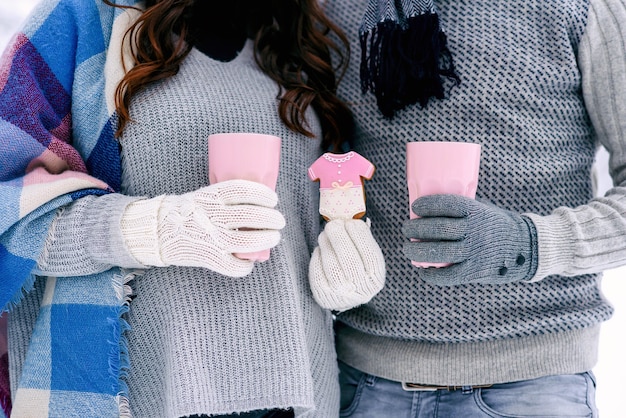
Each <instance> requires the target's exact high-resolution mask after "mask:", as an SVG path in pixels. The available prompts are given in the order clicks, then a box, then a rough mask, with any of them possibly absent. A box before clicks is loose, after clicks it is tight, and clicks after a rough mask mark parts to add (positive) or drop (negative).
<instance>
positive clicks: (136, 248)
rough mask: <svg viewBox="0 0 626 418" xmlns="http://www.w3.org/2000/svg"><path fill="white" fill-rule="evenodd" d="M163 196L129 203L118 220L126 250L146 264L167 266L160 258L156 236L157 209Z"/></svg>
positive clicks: (157, 224)
mask: <svg viewBox="0 0 626 418" xmlns="http://www.w3.org/2000/svg"><path fill="white" fill-rule="evenodd" d="M164 198H165V195H162V196H157V197H155V198H152V199H145V200H138V201H136V202H133V203H131V204H130V205H128V206H127V207H126V210H125V211H124V215H123V216H122V219H121V222H120V224H121V230H122V235H123V236H124V242H125V243H126V246H127V247H128V250H129V251H130V253H131V254H132V255H133V257H135V258H136V259H137V261H139V262H140V263H142V264H144V265H146V266H156V267H165V266H167V264H166V263H165V262H164V261H163V259H162V258H161V250H160V246H159V236H158V226H159V210H160V208H161V204H162V203H163V199H164Z"/></svg>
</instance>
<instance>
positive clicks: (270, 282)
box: [11, 41, 339, 418]
mask: <svg viewBox="0 0 626 418" xmlns="http://www.w3.org/2000/svg"><path fill="white" fill-rule="evenodd" d="M277 88H278V87H277V86H276V84H275V83H274V82H273V81H271V80H269V79H268V78H267V77H266V76H265V75H264V74H263V73H262V72H261V71H260V70H259V69H258V67H257V65H256V64H255V62H254V58H253V50H252V43H251V42H250V41H249V42H248V43H247V44H246V46H245V47H244V50H243V51H242V52H241V53H240V54H239V56H238V57H237V58H236V59H234V60H233V61H231V62H227V63H223V62H218V61H214V60H212V59H210V58H208V57H207V56H205V55H203V54H202V53H200V52H198V51H197V50H193V51H192V52H191V54H190V55H189V56H188V58H187V59H186V60H185V61H184V63H183V65H182V66H181V69H180V72H179V73H178V74H177V75H176V76H174V77H171V78H169V79H167V80H165V81H163V82H160V83H158V84H156V85H154V86H152V87H150V88H148V89H147V90H145V91H144V92H142V93H141V94H139V95H137V96H136V97H135V98H134V100H133V103H132V106H131V117H132V118H133V120H134V121H135V122H133V123H131V124H129V125H128V127H127V129H126V130H125V133H124V135H123V137H122V138H121V139H120V145H121V150H122V167H123V192H124V194H112V195H107V196H102V197H86V198H83V199H81V200H79V201H77V202H75V203H74V204H72V205H71V206H70V207H67V208H65V209H64V211H63V212H61V213H60V215H59V216H58V217H57V220H56V221H55V223H54V226H53V228H52V229H51V232H50V236H49V238H48V242H47V245H46V251H44V256H43V257H42V258H41V259H40V260H39V266H38V268H39V273H40V274H42V275H61V276H72V275H83V274H91V273H94V272H98V271H103V270H106V269H108V268H109V267H110V266H114V265H117V266H121V267H126V268H141V267H143V266H141V265H138V264H137V262H136V261H135V260H134V259H133V258H132V256H131V255H130V254H129V253H128V251H127V249H126V247H125V244H124V242H123V239H122V237H121V234H120V228H119V219H120V217H121V214H122V212H123V210H124V208H125V206H126V205H127V204H128V203H129V202H132V201H134V200H136V199H138V198H137V197H133V196H144V197H153V196H157V195H160V194H164V193H167V194H182V193H185V192H189V191H192V190H196V189H198V188H200V187H202V186H205V185H207V184H208V174H207V172H208V167H207V165H208V163H207V137H208V135H209V134H212V133H218V132H258V133H265V134H271V135H276V136H279V137H281V138H282V140H283V141H282V154H281V162H280V174H279V179H278V184H277V193H278V197H279V204H278V209H279V210H280V211H281V212H282V213H283V214H284V215H285V218H286V220H287V226H286V227H285V228H284V229H283V231H282V240H281V242H280V244H279V245H278V246H277V247H275V248H274V249H272V252H271V258H270V259H269V260H268V261H267V262H264V263H260V264H257V265H256V267H255V269H254V271H253V272H252V273H251V274H250V275H248V276H246V277H243V278H230V277H225V276H221V275H219V274H216V273H213V272H211V271H209V270H206V269H201V268H182V267H167V268H149V269H145V270H143V272H142V274H141V275H140V276H139V277H137V278H136V279H135V280H134V281H133V282H131V283H130V285H131V286H132V288H133V293H134V295H135V297H134V299H133V301H132V303H131V307H130V314H129V316H128V322H129V323H130V325H131V327H132V329H131V331H130V332H129V333H128V346H129V353H130V362H131V368H130V374H129V376H128V385H129V395H130V406H131V410H132V413H133V415H134V416H135V417H146V418H154V417H179V416H186V415H190V414H213V413H231V412H233V411H248V410H254V409H264V408H277V407H285V408H286V407H293V408H294V409H295V411H296V415H297V416H311V417H324V418H325V417H332V416H335V415H336V414H337V411H338V408H339V394H338V391H339V388H338V383H337V366H336V359H335V352H334V348H333V332H332V317H331V314H330V312H328V311H324V310H322V309H321V308H320V307H319V306H318V305H317V304H315V302H314V301H313V298H312V296H311V292H310V290H309V287H308V280H307V273H308V262H309V255H310V253H311V252H312V249H313V247H314V246H315V245H316V242H317V241H316V240H317V236H318V233H319V213H318V198H317V196H318V195H319V192H318V190H317V185H316V184H315V183H313V182H311V181H310V180H309V179H308V177H307V168H308V167H309V166H310V165H311V164H312V163H313V162H314V161H315V159H316V158H317V157H319V155H320V154H321V152H320V151H321V150H320V148H319V140H318V139H311V138H307V137H305V136H303V135H299V134H295V133H293V132H291V131H289V130H288V129H287V128H285V127H284V125H283V124H282V123H281V121H280V120H279V117H278V114H277V103H276V93H277V91H278V90H277ZM308 120H309V123H310V126H311V128H312V129H313V130H314V133H316V135H317V138H319V137H320V128H319V124H318V122H317V119H316V117H315V115H314V114H313V113H312V112H309V114H308ZM232 158H237V156H236V155H233V156H232ZM42 288H43V287H42V285H41V281H39V282H38V283H37V286H36V288H35V290H34V291H33V292H31V293H30V294H29V295H28V296H27V299H26V300H25V301H24V303H23V304H22V305H21V306H20V307H19V308H18V309H17V310H15V311H14V312H12V315H11V320H12V326H11V343H12V345H11V350H12V351H11V354H12V359H15V360H16V361H14V362H13V363H12V364H11V366H12V376H13V378H14V379H15V376H19V368H20V366H21V359H23V356H24V351H25V347H26V345H27V341H28V337H29V335H30V334H29V330H28V326H25V325H24V324H29V323H30V324H32V321H33V320H34V317H35V316H36V314H37V312H38V311H37V305H38V299H39V298H41V289H42ZM13 386H14V387H15V380H14V381H13Z"/></svg>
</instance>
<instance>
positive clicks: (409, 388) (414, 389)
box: [402, 382, 493, 392]
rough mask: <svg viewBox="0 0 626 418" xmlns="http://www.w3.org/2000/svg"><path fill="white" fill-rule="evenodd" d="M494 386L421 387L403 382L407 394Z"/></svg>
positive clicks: (417, 384)
mask: <svg viewBox="0 0 626 418" xmlns="http://www.w3.org/2000/svg"><path fill="white" fill-rule="evenodd" d="M491 386H493V385H472V386H436V385H420V384H419V383H410V382H402V389H403V390H405V391H407V392H418V391H426V392H434V391H436V390H448V391H455V390H466V389H467V390H470V391H472V390H474V389H485V388H489V387H491Z"/></svg>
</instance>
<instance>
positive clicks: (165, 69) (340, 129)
mask: <svg viewBox="0 0 626 418" xmlns="http://www.w3.org/2000/svg"><path fill="white" fill-rule="evenodd" d="M198 1H199V2H202V1H207V0H198ZM220 1H230V2H232V1H236V0H220ZM103 2H104V3H106V4H108V5H110V6H114V7H122V8H130V6H120V5H115V4H113V3H111V0H103ZM194 3H195V0H147V1H145V5H146V6H145V9H144V10H143V12H142V14H141V16H140V17H139V19H138V20H137V21H136V22H135V23H134V24H133V25H132V26H131V27H130V29H129V30H128V32H127V33H126V35H125V36H126V37H127V38H130V39H132V41H133V55H134V63H133V67H132V68H131V69H130V70H129V71H128V72H127V73H126V74H125V76H124V77H123V79H122V80H121V82H120V84H119V85H118V87H117V90H116V97H115V103H116V110H117V114H118V127H117V131H116V136H118V137H119V136H120V135H121V134H122V132H123V130H124V127H125V126H126V124H127V123H128V122H129V121H130V120H131V118H130V113H129V106H130V102H131V99H132V97H133V96H134V95H135V94H137V93H138V92H140V91H141V90H142V89H144V88H145V87H146V86H148V85H149V84H151V83H154V82H156V81H158V80H162V79H165V78H167V77H170V76H173V75H175V74H176V73H177V72H178V70H179V68H180V64H181V63H182V61H183V60H184V59H185V57H186V56H187V54H189V52H190V51H191V49H192V48H193V46H194V36H193V31H194V28H193V27H192V24H191V22H192V21H193V20H192V11H193V10H192V8H193V6H194ZM318 3H319V2H318V0H266V1H263V0H256V1H253V2H249V3H248V6H247V7H250V4H254V5H255V8H256V9H257V10H256V11H255V13H248V14H247V15H246V16H252V15H255V16H256V17H255V18H254V19H255V22H254V25H253V28H254V29H253V33H249V34H248V36H250V37H253V38H254V45H255V48H254V49H255V59H256V62H257V64H258V66H259V67H260V68H261V70H262V71H263V72H264V73H265V74H266V75H267V76H269V77H270V78H271V79H272V80H274V81H276V83H277V84H278V86H279V92H278V95H277V98H278V114H279V116H280V119H281V120H282V121H283V123H284V124H285V125H286V126H287V127H288V128H289V129H291V130H292V131H295V132H299V133H301V134H304V135H306V136H309V137H313V136H314V135H313V133H312V132H311V131H310V129H309V126H308V123H307V121H306V118H305V112H306V110H307V108H308V107H309V106H312V107H313V109H314V110H315V111H316V113H317V115H318V117H319V119H320V122H321V126H322V132H323V138H322V144H321V145H322V148H323V149H324V150H326V149H330V150H333V151H337V150H339V147H340V144H341V143H342V142H343V141H348V142H349V141H350V140H351V134H352V114H351V112H350V110H349V108H348V106H347V105H346V104H345V103H344V102H343V101H341V100H340V99H339V98H338V97H337V96H336V92H337V84H338V82H339V79H340V78H341V76H342V75H343V73H344V71H345V69H346V66H347V64H348V63H347V60H348V57H349V44H348V41H347V39H346V36H345V34H344V33H343V32H342V31H341V30H340V29H339V28H338V27H337V26H336V25H335V24H334V23H333V22H331V21H330V20H329V19H328V18H327V17H326V16H325V15H324V13H323V11H322V10H321V8H320V6H319V4H318ZM205 4H207V3H205ZM261 11H262V14H263V16H262V17H261V18H259V17H258V13H257V12H261ZM219 18H224V16H220V17H219ZM238 18H240V17H238ZM250 26H251V25H250V24H248V29H250ZM173 34H177V35H178V36H172V35H173ZM331 57H333V58H335V59H336V62H337V65H336V66H333V64H332V61H331Z"/></svg>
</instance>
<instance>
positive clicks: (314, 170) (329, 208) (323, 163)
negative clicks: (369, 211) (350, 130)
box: [309, 151, 375, 221]
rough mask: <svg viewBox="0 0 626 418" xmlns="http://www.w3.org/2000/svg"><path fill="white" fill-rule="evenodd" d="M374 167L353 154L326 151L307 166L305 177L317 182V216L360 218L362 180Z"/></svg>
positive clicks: (361, 213) (368, 175)
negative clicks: (318, 188) (318, 199)
mask: <svg viewBox="0 0 626 418" xmlns="http://www.w3.org/2000/svg"><path fill="white" fill-rule="evenodd" d="M374 171H375V167H374V165H373V164H372V163H371V162H370V161H369V160H368V159H366V158H365V157H363V156H361V155H360V154H359V153H357V152H354V151H349V152H347V153H345V154H334V153H331V152H327V153H325V154H323V155H322V156H321V157H319V158H318V159H317V160H315V162H314V163H313V164H311V166H310V167H309V178H310V179H311V180H313V181H319V183H320V214H321V215H322V216H323V217H324V219H326V220H327V221H330V220H333V219H352V218H361V217H362V216H363V215H364V214H365V192H364V189H363V179H365V180H369V179H371V178H372V176H373V175H374Z"/></svg>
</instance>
